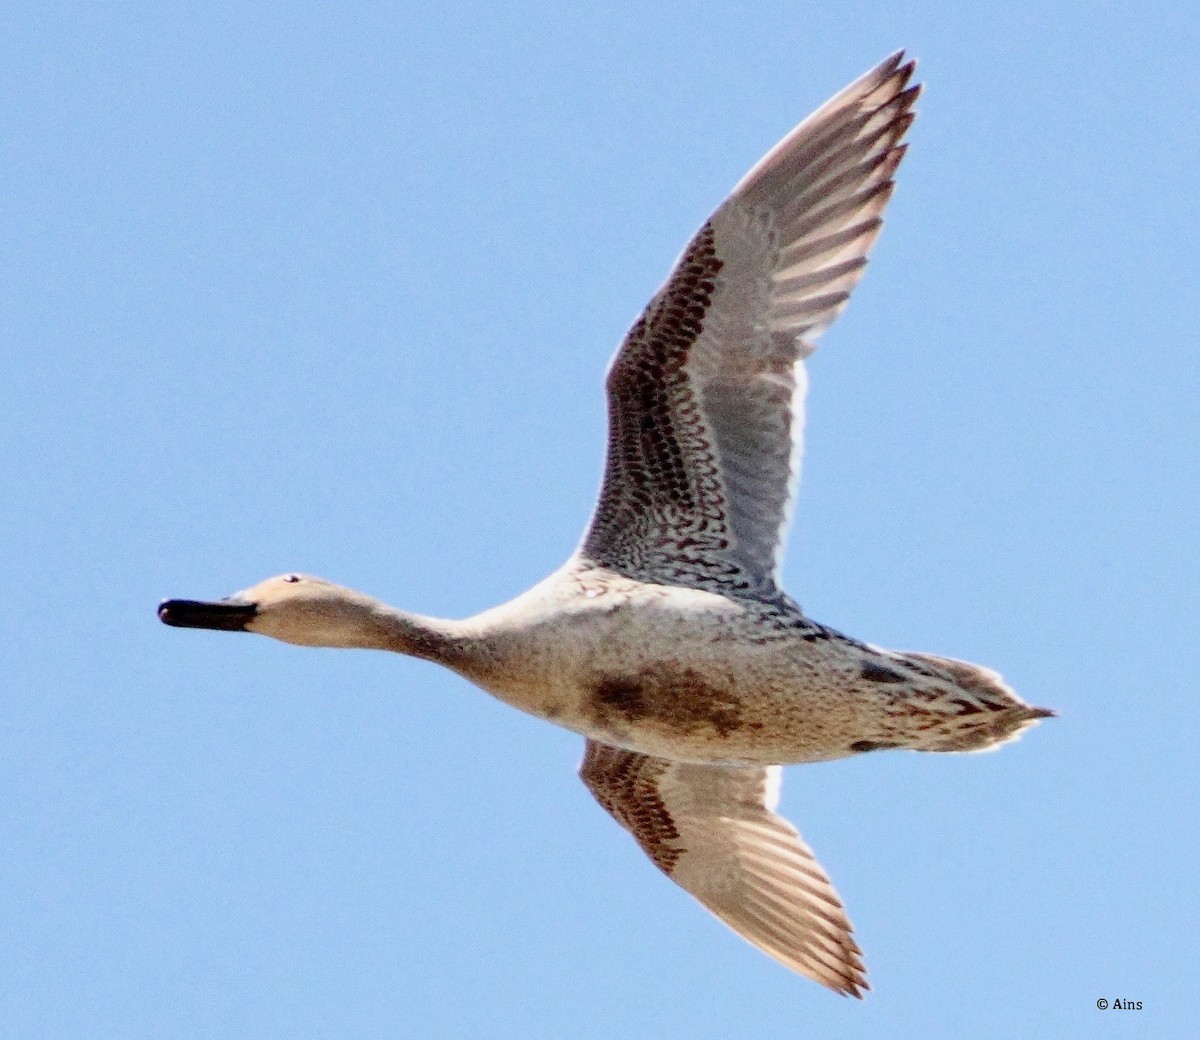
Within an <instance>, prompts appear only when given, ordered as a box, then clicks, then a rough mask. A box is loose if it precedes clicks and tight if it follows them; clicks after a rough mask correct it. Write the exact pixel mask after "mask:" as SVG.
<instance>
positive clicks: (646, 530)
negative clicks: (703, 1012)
mask: <svg viewBox="0 0 1200 1040" xmlns="http://www.w3.org/2000/svg"><path fill="white" fill-rule="evenodd" d="M912 70H913V64H912V63H911V62H910V63H908V64H902V61H901V55H899V54H897V55H894V56H893V57H891V58H889V59H888V60H887V61H885V62H884V63H883V64H881V65H880V66H878V67H877V68H876V69H873V70H872V71H871V72H869V73H867V74H866V75H865V76H863V77H862V78H861V79H859V80H857V81H855V82H854V83H853V84H851V85H850V86H849V87H847V88H846V89H845V90H843V91H842V92H841V93H840V94H838V95H837V96H836V97H834V98H833V99H832V100H831V101H829V102H828V103H827V104H825V105H824V106H822V107H821V108H820V109H819V110H818V111H817V112H816V113H814V114H813V115H812V116H810V117H809V118H808V119H806V120H805V121H804V122H803V123H802V124H800V126H798V127H797V128H796V129H795V130H793V131H792V133H791V134H789V135H788V136H787V137H786V138H784V140H783V141H782V142H780V144H779V145H778V146H776V148H775V149H773V150H772V151H771V152H770V153H769V154H768V155H767V156H766V158H764V159H763V160H762V161H761V162H760V163H759V164H758V165H757V166H755V167H754V169H752V170H751V171H750V173H749V174H747V175H746V177H745V178H744V179H743V180H742V181H741V183H740V184H738V185H737V187H736V188H735V189H734V191H733V193H732V195H731V196H730V197H729V199H727V200H726V202H725V203H723V204H722V205H721V207H720V208H719V209H718V210H717V211H716V213H714V214H713V215H712V217H711V218H710V219H709V220H708V221H707V222H706V223H705V224H704V225H703V227H701V229H700V231H699V232H698V233H697V234H696V236H695V237H694V238H693V239H692V241H691V243H690V244H689V245H688V247H687V249H685V250H684V253H683V255H682V256H681V258H680V259H679V261H678V262H677V264H676V266H675V269H674V270H673V271H672V273H671V275H670V277H669V278H668V280H667V282H666V284H665V285H664V286H663V287H662V288H661V289H660V290H659V292H658V293H657V294H656V295H655V296H654V298H653V299H652V300H651V302H650V304H649V306H648V307H647V309H646V312H645V314H644V315H643V316H642V317H641V318H640V319H639V320H638V321H637V322H636V323H635V324H634V326H633V328H632V329H631V330H630V331H629V334H628V335H627V337H626V339H625V342H624V343H623V344H622V346H621V349H620V350H619V351H618V352H617V355H616V358H615V359H614V360H613V364H612V367H611V369H610V371H609V375H608V401H609V443H608V460H607V466H606V471H605V477H604V484H603V487H602V490H601V493H600V501H599V504H598V506H597V509H596V513H595V515H594V517H593V519H592V522H591V524H590V526H589V528H588V530H587V533H586V535H585V536H584V539H583V542H582V544H581V545H580V547H579V549H578V550H577V551H576V553H575V554H574V555H573V556H572V557H571V559H569V560H568V561H567V563H566V564H565V565H564V566H563V567H562V568H561V569H560V570H558V571H557V572H555V573H554V574H552V575H551V576H550V577H548V578H547V579H546V580H545V581H543V582H541V583H540V584H538V585H537V586H535V587H534V588H532V589H530V590H529V591H528V592H526V593H524V594H523V595H521V596H518V597H517V598H516V599H515V600H513V601H511V602H510V603H506V604H504V605H503V606H499V607H496V608H494V609H492V610H489V611H486V612H484V613H483V614H480V615H478V616H476V617H473V618H468V619H467V620H465V621H444V620H438V619H434V618H426V617H420V616H417V615H413V614H408V613H405V612H404V611H400V610H397V609H395V608H393V607H388V606H385V605H384V604H382V603H380V602H379V601H377V600H374V599H372V598H370V597H368V596H364V595H363V594H361V593H357V592H353V591H351V590H349V589H344V588H341V587H339V586H336V585H332V584H330V583H328V582H325V581H322V580H321V579H319V578H310V577H305V576H301V575H294V574H292V575H284V576H282V577H280V578H273V579H270V580H269V581H266V582H263V583H262V584H261V585H258V586H255V587H254V588H252V589H249V590H247V591H246V592H244V593H241V594H240V595H238V596H235V597H231V598H230V599H229V600H225V601H221V602H219V603H199V602H195V601H190V600H169V601H167V602H166V603H164V604H162V606H161V607H160V608H159V615H160V617H161V618H162V620H163V621H165V622H166V623H168V624H172V625H182V626H191V627H202V628H219V629H241V630H245V631H252V632H261V633H263V634H266V635H271V636H274V637H275V638H277V639H282V640H284V641H286V642H291V643H297V644H301V645H311V646H344V647H368V648H375V649H384V650H393V651H396V652H399V653H405V654H411V655H414V656H417V657H422V658H425V659H428V660H432V661H437V662H439V663H441V664H443V665H445V666H446V667H448V668H452V669H453V670H455V671H456V672H458V673H460V674H461V675H463V676H465V677H467V678H468V679H470V680H472V681H473V682H475V683H477V684H478V685H479V686H481V687H483V689H485V690H487V691H489V692H490V693H492V694H494V695H495V696H497V697H499V698H500V699H502V700H504V701H506V702H507V703H509V704H511V705H513V706H515V707H517V708H520V709H521V710H523V711H527V712H530V713H531V714H534V715H537V716H539V717H541V718H545V719H548V720H550V721H553V722H555V723H557V724H559V725H561V726H565V727H567V728H569V729H572V730H574V731H575V732H577V733H580V734H582V735H583V736H584V737H586V738H587V752H586V755H585V758H584V762H583V765H582V768H581V772H580V775H581V777H582V779H583V781H584V783H585V784H586V785H587V787H588V788H589V790H591V792H592V793H593V794H594V795H595V796H596V798H597V800H598V801H599V802H600V804H601V805H602V806H603V807H604V808H605V809H606V810H607V811H608V812H609V813H611V814H612V816H613V817H614V818H615V819H616V820H617V822H618V823H620V824H621V826H623V827H624V828H625V829H626V830H628V831H629V832H630V833H631V834H632V835H633V837H634V838H635V839H636V840H637V842H638V844H639V845H640V846H641V847H642V849H643V850H644V851H645V852H646V854H647V855H648V856H649V857H650V859H651V860H652V861H653V862H654V864H655V865H656V866H658V867H659V868H660V869H661V870H662V871H663V872H664V873H666V874H667V875H668V876H669V877H671V878H672V879H673V880H674V881H676V882H677V883H678V884H679V885H680V886H682V887H683V888H684V889H686V890H687V891H688V892H690V893H691V894H692V895H693V896H695V897H696V899H698V900H699V901H700V902H701V903H702V904H703V905H704V906H705V907H707V908H708V909H709V910H711V911H712V912H713V913H714V914H716V915H717V916H718V917H719V918H720V919H721V920H723V921H725V922H726V923H727V924H728V925H729V926H730V927H731V928H733V929H734V930H735V931H736V932H738V933H739V934H741V935H742V936H744V937H745V938H746V939H748V940H749V941H750V942H751V943H753V944H754V945H756V946H758V947H759V948H760V949H762V950H764V951H765V952H766V953H768V954H770V955H771V956H772V957H774V958H776V959H777V960H778V961H780V962H781V963H782V964H785V965H786V966H788V967H789V968H792V969H794V970H796V971H799V972H802V973H803V974H805V975H808V976H809V977H811V978H813V979H816V980H817V981H818V982H821V983H823V984H824V985H827V986H829V987H831V988H833V989H835V990H837V991H838V992H841V993H848V994H854V995H861V991H862V990H863V989H864V988H866V979H865V973H864V969H863V965H862V961H861V958H860V951H859V949H858V946H857V945H856V944H855V942H854V940H853V939H852V938H851V928H850V922H849V920H848V918H847V917H846V913H845V910H844V908H843V906H842V903H841V901H840V899H839V898H838V896H837V894H836V892H835V891H834V889H833V887H832V885H831V884H830V882H829V879H828V878H827V877H826V876H825V873H824V871H823V870H822V869H821V867H820V865H819V864H818V863H817V861H816V859H815V858H814V857H813V855H812V852H811V851H810V850H809V848H808V847H807V846H806V845H805V844H804V842H803V841H802V840H801V838H800V836H799V834H797V832H796V831H795V829H794V828H793V827H792V826H791V825H790V824H789V823H788V822H787V821H786V820H784V819H782V818H781V817H780V816H778V815H777V814H776V813H775V812H774V807H775V803H776V800H777V797H778V786H779V778H780V764H781V763H801V762H816V761H821V760H826V759H834V758H840V757H844V756H848V755H857V754H863V753H866V752H869V751H879V750H884V749H888V748H909V749H912V750H917V751H974V750H982V749H984V748H988V747H992V746H994V745H996V744H999V743H1001V742H1003V741H1005V740H1009V739H1011V738H1013V737H1015V736H1016V735H1017V734H1018V733H1020V732H1021V730H1023V729H1024V728H1026V727H1027V726H1029V725H1031V724H1032V723H1034V722H1036V721H1037V720H1038V719H1040V718H1043V717H1045V716H1046V715H1048V714H1050V713H1049V712H1047V711H1045V710H1044V709H1040V708H1033V707H1030V706H1029V705H1027V704H1025V702H1024V701H1022V700H1021V699H1020V698H1018V697H1017V696H1016V695H1015V694H1014V693H1013V692H1012V690H1010V689H1009V688H1008V687H1007V686H1006V685H1005V684H1004V683H1003V681H1002V680H1001V679H1000V677H999V675H997V674H996V673H995V672H992V671H990V670H988V669H986V668H981V667H979V666H977V665H973V664H968V663H966V662H962V661H954V660H949V659H946V658H940V657H934V656H932V655H929V654H914V653H899V652H893V651H889V650H883V649H880V648H879V647H875V646H871V645H870V644H867V643H863V642H860V641H858V640H856V639H851V638H849V637H847V636H843V635H841V634H840V633H838V632H835V631H833V630H832V629H829V628H827V627H825V626H823V625H820V624H818V623H817V622H815V621H813V620H811V619H810V618H808V617H806V616H805V615H804V613H803V612H802V611H801V610H800V608H799V607H798V606H797V605H796V603H795V602H794V601H793V600H792V599H791V598H790V597H789V596H788V595H787V594H786V593H785V592H784V591H783V590H782V588H781V586H780V580H779V567H780V563H781V560H782V555H783V548H784V544H785V539H786V529H787V524H788V518H789V513H790V510H791V504H792V500H793V497H794V491H795V486H796V482H797V479H798V476H799V464H800V444H801V430H802V427H803V399H804V390H805V386H806V379H805V375H804V369H803V364H802V362H803V359H804V358H805V357H806V356H807V355H808V354H809V353H811V351H812V350H813V349H814V346H813V344H814V342H815V340H816V337H817V336H819V335H820V333H821V332H822V331H823V330H824V329H825V328H826V327H827V326H828V325H829V324H830V322H832V321H833V319H834V318H835V317H836V316H837V314H838V312H839V311H840V310H841V308H842V307H843V306H844V305H845V303H846V300H847V299H848V297H849V293H850V291H851V289H853V287H854V285H855V284H856V283H857V281H858V279H859V277H860V276H861V275H862V271H863V268H864V266H865V264H866V255H867V252H868V251H869V249H870V247H871V244H872V243H873V242H874V240H875V237H876V235H877V234H878V232H879V228H880V225H881V220H880V214H881V213H882V211H883V209H884V206H885V205H886V203H887V201H888V199H889V197H890V195H891V192H892V176H893V174H894V173H895V171H896V168H897V166H898V165H899V162H900V159H901V157H902V155H903V148H904V146H903V145H901V144H900V143H899V142H900V139H901V137H902V136H903V135H904V132H905V131H906V130H907V129H908V127H909V125H910V124H911V122H912V119H913V115H912V111H911V107H912V104H913V102H914V101H915V99H916V96H917V88H915V87H911V88H910V87H908V86H907V83H908V80H909V78H910V76H911V74H912Z"/></svg>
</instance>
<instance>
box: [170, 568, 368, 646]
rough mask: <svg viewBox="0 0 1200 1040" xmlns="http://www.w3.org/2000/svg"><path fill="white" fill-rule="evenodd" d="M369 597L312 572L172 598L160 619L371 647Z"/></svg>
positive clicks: (300, 642)
mask: <svg viewBox="0 0 1200 1040" xmlns="http://www.w3.org/2000/svg"><path fill="white" fill-rule="evenodd" d="M378 606H379V604H378V603H377V601H375V600H373V599H371V597H369V596H364V595H363V594H362V593H361V592H354V591H353V590H352V589H347V588H343V587H342V586H341V585H334V584H333V583H332V582H329V581H325V580H324V579H322V578H314V577H311V576H310V575H307V574H281V575H279V576H278V577H275V578H268V579H267V580H266V581H263V582H259V584H257V585H255V586H254V587H253V588H249V589H246V590H245V591H244V592H238V593H235V594H234V595H232V596H229V597H227V598H226V599H221V600H211V601H205V600H194V599H167V600H163V602H162V603H160V604H159V606H158V617H159V620H160V621H162V622H163V623H164V624H167V625H174V626H175V627H177V628H212V629H217V630H218V631H222V632H258V633H260V634H261V635H264V636H271V637H272V638H274V639H280V640H282V641H283V642H285V643H294V644H296V645H297V646H341V647H347V646H364V645H371V643H370V634H372V633H371V630H372V629H373V628H374V624H373V622H374V621H375V617H374V615H375V608H377V607H378Z"/></svg>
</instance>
